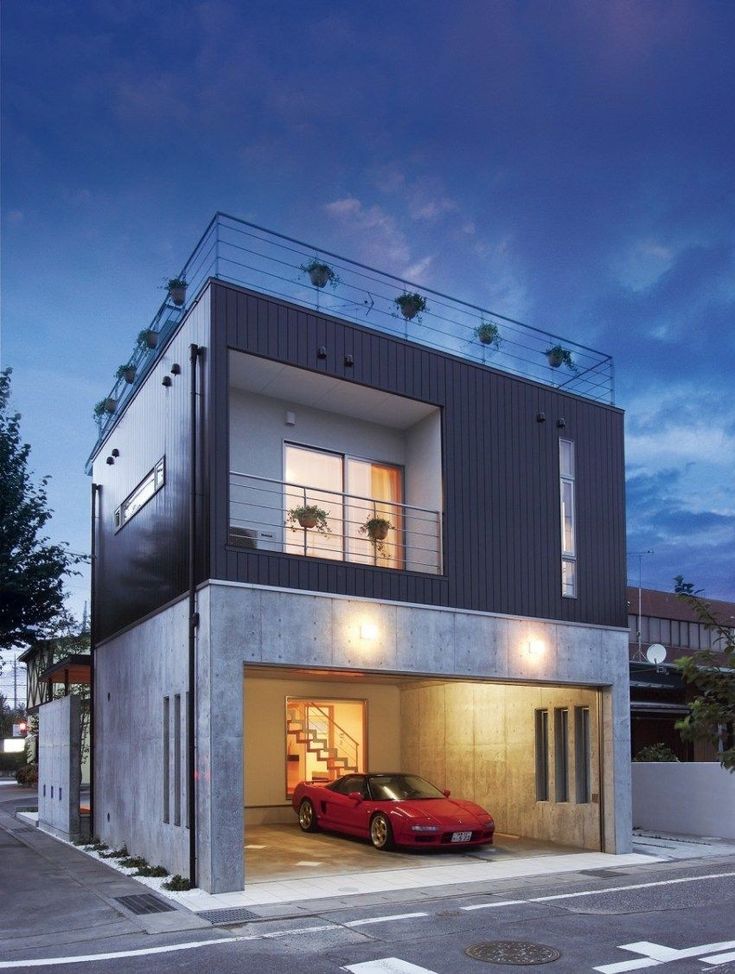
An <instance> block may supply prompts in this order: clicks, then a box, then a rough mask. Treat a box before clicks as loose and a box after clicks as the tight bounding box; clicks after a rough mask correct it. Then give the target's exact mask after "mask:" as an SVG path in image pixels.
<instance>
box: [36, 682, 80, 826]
mask: <svg viewBox="0 0 735 974" xmlns="http://www.w3.org/2000/svg"><path fill="white" fill-rule="evenodd" d="M38 721H39V741H40V746H39V749H38V824H39V826H40V827H41V828H43V829H45V830H46V831H47V832H52V833H53V834H54V835H59V836H61V837H62V838H65V839H76V838H79V835H80V815H79V786H80V783H81V725H80V700H79V697H78V696H76V694H73V693H72V694H69V696H66V697H60V698H59V699H58V700H52V701H50V702H49V703H46V704H44V705H43V706H42V707H41V708H40V709H39V711H38Z"/></svg>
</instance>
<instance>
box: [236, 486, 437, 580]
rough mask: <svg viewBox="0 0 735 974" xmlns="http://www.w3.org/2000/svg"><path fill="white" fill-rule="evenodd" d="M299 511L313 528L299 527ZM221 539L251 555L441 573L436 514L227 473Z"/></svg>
mask: <svg viewBox="0 0 735 974" xmlns="http://www.w3.org/2000/svg"><path fill="white" fill-rule="evenodd" d="M304 508H317V509H318V510H319V512H320V517H319V518H318V520H317V523H316V524H311V526H306V525H308V524H310V523H311V522H310V521H309V518H308V513H311V512H307V516H306V517H305V516H303V515H300V512H301V511H303V509H304ZM300 517H301V519H300ZM386 525H387V526H386ZM228 540H229V542H230V544H233V545H237V546H238V547H241V548H252V549H257V550H259V551H277V552H283V553H285V554H292V555H305V556H307V557H312V558H328V559H332V560H336V561H350V562H358V563H360V564H364V565H375V566H377V567H378V568H391V569H396V570H403V571H412V572H426V573H429V574H432V575H439V574H441V571H442V547H441V546H442V519H441V514H440V513H439V512H438V511H431V510H428V509H426V508H422V507H413V506H412V505H410V504H399V503H397V502H396V501H390V500H380V499H377V498H374V497H360V496H359V495H356V494H345V493H342V492H340V491H334V490H325V489H324V488H322V487H308V486H303V485H301V484H292V483H288V482H287V481H282V480H273V479H271V478H269V477H259V476H255V475H254V474H246V473H239V472H235V471H233V472H231V473H230V530H229V538H228Z"/></svg>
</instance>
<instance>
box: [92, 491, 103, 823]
mask: <svg viewBox="0 0 735 974" xmlns="http://www.w3.org/2000/svg"><path fill="white" fill-rule="evenodd" d="M101 492H102V485H101V484H95V483H93V484H92V505H91V510H92V514H91V524H90V537H91V540H90V580H89V601H90V606H91V612H90V616H89V834H90V837H93V836H94V835H95V828H94V697H95V693H94V651H95V644H96V641H97V581H96V573H97V503H98V501H97V498H98V497H99V495H100V493H101Z"/></svg>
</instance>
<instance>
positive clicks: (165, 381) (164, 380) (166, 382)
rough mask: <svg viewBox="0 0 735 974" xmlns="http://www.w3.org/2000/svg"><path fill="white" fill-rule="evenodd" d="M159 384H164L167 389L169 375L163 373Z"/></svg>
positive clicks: (169, 383) (169, 379)
mask: <svg viewBox="0 0 735 974" xmlns="http://www.w3.org/2000/svg"><path fill="white" fill-rule="evenodd" d="M161 385H162V386H166V388H167V389H168V387H169V386H170V385H171V376H170V375H164V377H163V378H162V379H161Z"/></svg>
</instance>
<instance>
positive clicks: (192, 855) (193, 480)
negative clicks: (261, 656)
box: [186, 344, 201, 887]
mask: <svg viewBox="0 0 735 974" xmlns="http://www.w3.org/2000/svg"><path fill="white" fill-rule="evenodd" d="M200 354H201V348H200V347H199V346H198V345H194V344H192V345H190V346H189V362H190V365H191V376H190V387H189V420H190V423H189V433H190V443H189V487H190V493H189V693H188V695H187V706H186V711H187V712H186V729H187V751H188V772H189V795H188V798H189V802H188V820H189V883H190V884H191V886H192V887H194V886H196V884H197V840H196V836H197V830H196V798H197V795H196V783H197V780H196V779H197V776H196V637H197V627H198V625H199V613H198V612H197V609H196V582H197V579H196V551H197V544H198V536H197V486H198V485H197V468H198V458H197V439H198V426H197V364H198V361H199V356H200Z"/></svg>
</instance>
